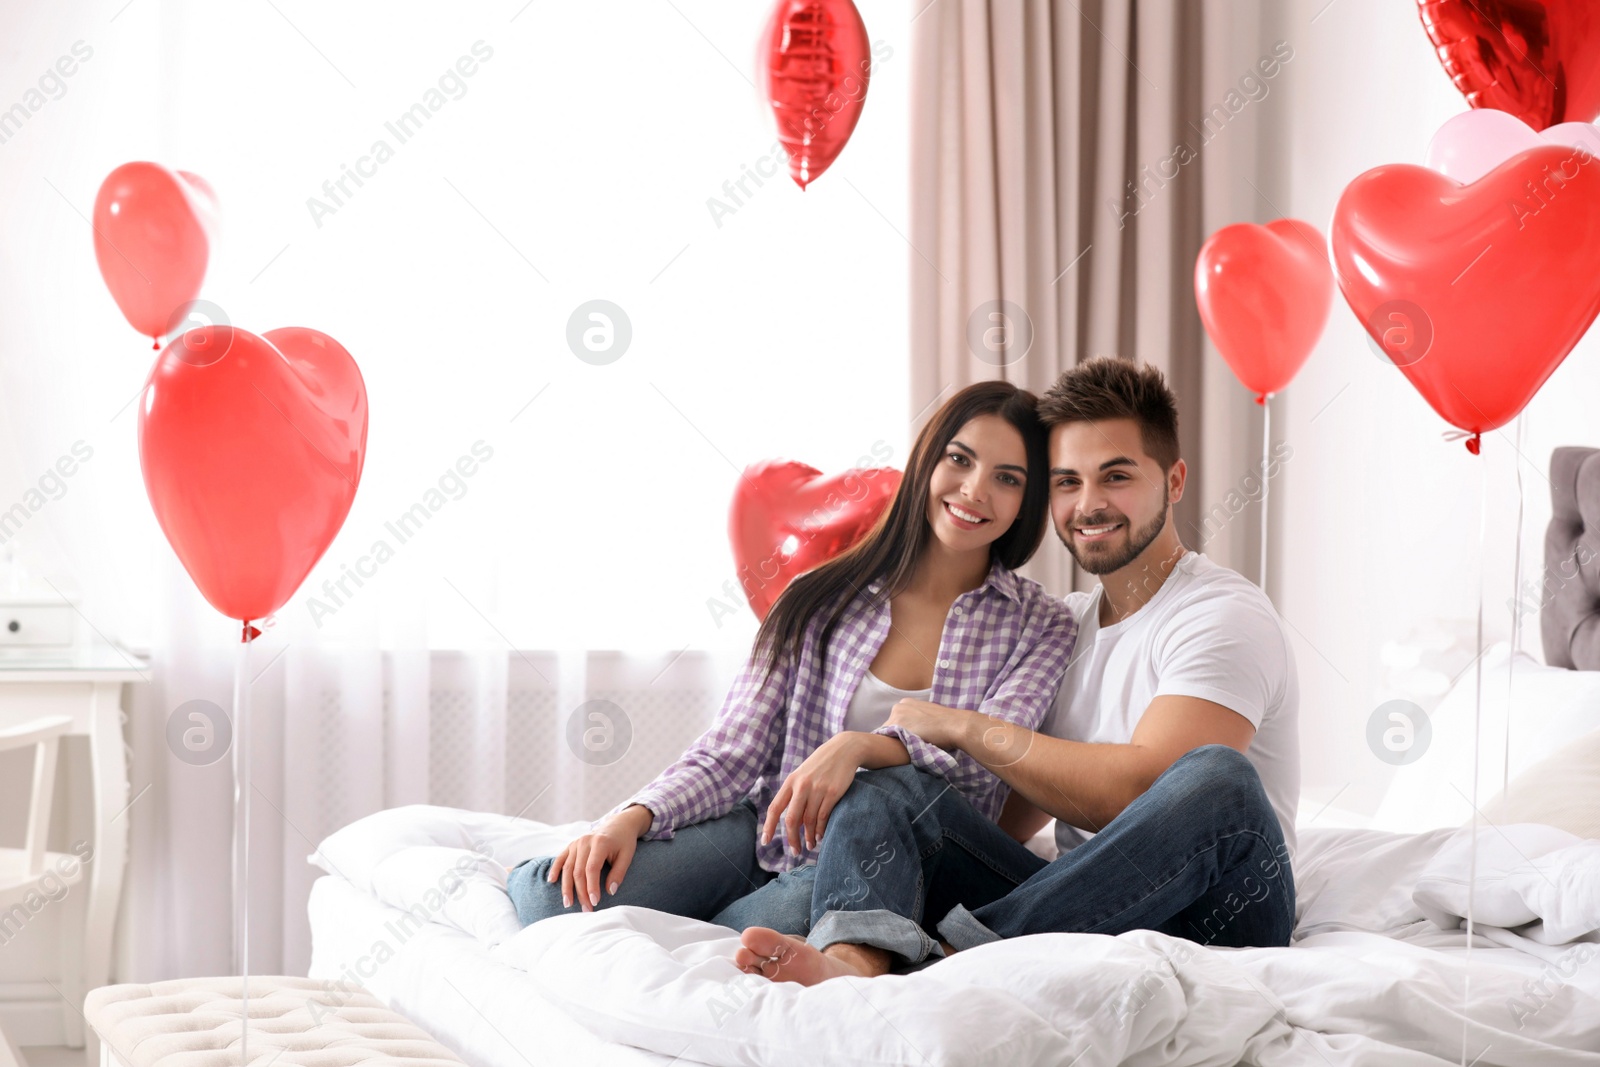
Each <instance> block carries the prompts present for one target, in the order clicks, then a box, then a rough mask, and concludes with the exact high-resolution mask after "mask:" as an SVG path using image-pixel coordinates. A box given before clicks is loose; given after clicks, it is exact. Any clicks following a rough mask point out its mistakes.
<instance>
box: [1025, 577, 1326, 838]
mask: <svg viewBox="0 0 1600 1067" xmlns="http://www.w3.org/2000/svg"><path fill="white" fill-rule="evenodd" d="M1104 593H1105V588H1104V587H1103V586H1097V587H1096V588H1095V590H1094V592H1092V593H1070V594H1068V595H1067V598H1066V599H1067V606H1068V607H1070V608H1071V609H1072V614H1073V617H1074V618H1075V619H1077V620H1078V644H1077V647H1076V649H1074V651H1073V654H1072V662H1071V664H1070V665H1068V667H1067V673H1066V674H1065V675H1064V676H1063V677H1062V679H1061V688H1060V689H1059V690H1058V691H1057V693H1056V699H1055V703H1054V704H1053V705H1052V706H1051V708H1050V711H1049V713H1048V714H1047V715H1046V716H1045V721H1044V722H1043V723H1042V724H1041V725H1040V727H1039V729H1040V731H1041V732H1043V733H1046V734H1049V735H1051V736H1052V737H1061V738H1066V739H1068V740H1071V741H1089V742H1098V743H1109V744H1127V743H1128V742H1129V741H1131V740H1133V729H1134V727H1135V726H1136V725H1137V724H1138V722H1139V719H1140V717H1142V716H1143V715H1144V712H1145V709H1146V708H1148V707H1149V706H1150V701H1152V700H1154V699H1155V698H1156V697H1158V696H1167V695H1173V696H1192V697H1200V698H1201V699H1204V700H1210V701H1213V702H1215V703H1218V704H1221V705H1223V706H1224V707H1226V708H1229V709H1231V710H1233V711H1236V712H1238V713H1239V714H1240V715H1243V716H1244V717H1245V718H1247V719H1249V720H1250V722H1251V724H1252V725H1253V726H1255V728H1256V732H1255V735H1254V736H1253V737H1252V738H1251V739H1250V747H1249V748H1248V749H1246V750H1245V756H1246V757H1247V758H1249V760H1250V762H1251V763H1252V764H1253V765H1254V766H1255V769H1256V773H1257V774H1258V775H1260V777H1261V784H1262V785H1263V786H1265V788H1266V793H1267V799H1268V800H1270V801H1271V802H1272V808H1273V810H1274V811H1275V812H1277V814H1278V823H1279V825H1280V826H1281V827H1282V829H1283V839H1284V843H1285V844H1287V845H1288V846H1289V853H1290V855H1291V857H1292V856H1293V855H1294V852H1295V847H1296V842H1295V832H1294V821H1295V809H1296V808H1297V807H1298V805H1299V800H1300V726H1299V708H1300V685H1299V681H1298V678H1297V677H1296V673H1295V664H1294V652H1293V651H1292V650H1291V648H1290V645H1289V635H1288V634H1287V633H1286V632H1285V630H1284V627H1283V623H1282V622H1281V621H1280V620H1279V618H1278V613H1277V610H1276V609H1274V608H1273V606H1272V602H1271V601H1270V600H1268V599H1267V596H1266V594H1265V593H1263V592H1262V591H1261V590H1260V589H1259V588H1257V587H1256V585H1255V583H1254V582H1251V581H1250V580H1249V579H1247V578H1245V577H1244V575H1242V574H1240V573H1239V572H1238V571H1234V570H1230V569H1229V568H1227V567H1224V566H1222V565H1221V564H1219V563H1216V562H1214V561H1212V560H1210V559H1207V558H1206V557H1205V556H1204V555H1202V554H1200V553H1198V552H1185V553H1184V554H1183V556H1182V557H1180V558H1179V560H1178V562H1177V563H1176V564H1175V565H1174V566H1173V568H1172V573H1171V574H1170V575H1168V577H1167V580H1166V581H1165V582H1163V583H1162V585H1161V588H1160V589H1158V590H1156V594H1155V596H1153V597H1151V598H1150V600H1149V601H1148V602H1147V603H1146V604H1145V605H1144V606H1143V607H1141V608H1140V609H1139V610H1138V611H1136V612H1134V613H1133V614H1132V615H1130V616H1128V617H1127V618H1126V619H1123V620H1122V621H1121V622H1117V623H1113V624H1111V625H1110V626H1105V627H1102V626H1101V625H1100V598H1101V597H1102V596H1103V595H1104ZM1093 836H1094V834H1093V833H1091V832H1089V831H1087V830H1082V829H1080V828H1078V827H1076V826H1071V825H1069V824H1068V823H1067V822H1065V821H1064V820H1061V819H1058V820H1056V845H1057V847H1058V848H1060V849H1061V851H1063V852H1065V851H1066V850H1067V849H1070V848H1074V847H1076V846H1078V845H1080V844H1082V843H1083V842H1085V841H1087V840H1088V839H1089V838H1091V837H1093Z"/></svg>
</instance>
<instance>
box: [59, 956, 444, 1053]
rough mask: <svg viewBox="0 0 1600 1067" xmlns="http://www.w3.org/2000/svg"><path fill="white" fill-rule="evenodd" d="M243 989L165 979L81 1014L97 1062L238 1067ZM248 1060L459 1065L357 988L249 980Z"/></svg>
mask: <svg viewBox="0 0 1600 1067" xmlns="http://www.w3.org/2000/svg"><path fill="white" fill-rule="evenodd" d="M243 981H244V980H243V979H242V978H240V977H238V976H237V975H235V976H233V977H231V978H174V979H172V980H171V981H166V982H156V983H153V984H151V985H136V984H133V983H123V984H121V985H108V986H101V987H100V988H98V989H95V990H91V991H90V993H89V995H88V996H87V997H85V998H84V1002H83V1014H84V1018H85V1019H86V1020H88V1023H89V1025H90V1026H92V1027H94V1031H95V1033H96V1034H97V1035H98V1036H99V1038H100V1041H101V1049H102V1054H101V1062H102V1063H106V1064H111V1065H116V1064H123V1065H126V1067H239V1037H240V1033H239V1029H240V1017H241V1014H242V1011H241V1008H242V1005H241V1003H240V998H239V993H240V989H241V986H242V984H243ZM249 1055H250V1062H251V1063H252V1064H259V1065H260V1067H266V1065H267V1064H269V1063H270V1064H273V1065H274V1067H295V1065H300V1067H349V1065H353V1064H368V1065H377V1064H404V1065H407V1067H464V1065H463V1061H462V1060H461V1059H460V1057H458V1056H456V1055H455V1053H453V1052H451V1051H450V1050H449V1049H447V1048H445V1047H444V1046H443V1045H441V1044H439V1043H438V1042H437V1041H435V1040H434V1039H433V1038H431V1037H429V1036H428V1033H427V1031H425V1030H423V1029H422V1028H420V1027H418V1026H417V1025H416V1024H415V1023H413V1022H411V1021H410V1020H409V1019H407V1018H406V1017H405V1016H403V1015H400V1014H398V1013H396V1012H393V1011H391V1010H389V1009H388V1008H386V1007H385V1006H384V1004H383V1002H382V1001H381V1000H379V999H378V998H377V997H375V996H373V995H372V994H371V993H369V992H367V991H366V990H365V989H362V988H361V987H359V986H345V987H343V988H339V987H336V986H332V985H331V983H327V982H323V981H317V980H314V979H310V978H295V977H285V976H280V975H254V974H253V975H251V976H250V1047H249Z"/></svg>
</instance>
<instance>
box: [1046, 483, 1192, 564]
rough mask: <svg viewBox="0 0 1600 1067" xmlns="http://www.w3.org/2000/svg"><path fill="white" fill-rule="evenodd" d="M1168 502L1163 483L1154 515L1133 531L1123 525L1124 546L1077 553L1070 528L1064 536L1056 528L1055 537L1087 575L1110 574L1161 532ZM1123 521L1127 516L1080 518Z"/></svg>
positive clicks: (1146, 546)
mask: <svg viewBox="0 0 1600 1067" xmlns="http://www.w3.org/2000/svg"><path fill="white" fill-rule="evenodd" d="M1168 503H1169V498H1168V496H1167V488H1166V486H1164V485H1163V486H1162V487H1161V510H1160V511H1158V512H1157V513H1156V517H1155V518H1153V519H1151V520H1150V522H1149V524H1148V525H1146V526H1145V527H1144V528H1143V529H1139V530H1135V529H1134V528H1133V526H1132V524H1131V523H1130V524H1129V525H1128V526H1127V527H1126V529H1127V530H1128V541H1127V547H1126V548H1124V549H1122V550H1121V551H1116V550H1108V551H1104V552H1090V553H1084V552H1080V551H1078V546H1077V545H1075V544H1074V543H1073V528H1072V527H1071V526H1069V527H1068V528H1067V535H1066V536H1065V537H1061V532H1060V531H1059V530H1058V531H1056V536H1057V537H1061V543H1062V544H1064V545H1066V546H1067V551H1068V552H1071V553H1072V558H1073V559H1075V560H1077V561H1078V566H1080V567H1082V568H1083V569H1084V570H1086V571H1088V572H1089V573H1090V574H1095V575H1100V574H1110V573H1111V572H1112V571H1118V570H1121V569H1122V568H1123V567H1126V566H1127V565H1128V564H1130V563H1132V562H1133V561H1134V560H1136V559H1138V558H1139V553H1141V552H1143V551H1144V550H1145V549H1147V548H1149V547H1150V545H1151V544H1152V543H1154V541H1155V539H1156V538H1157V537H1160V536H1161V531H1162V530H1163V529H1165V528H1166V525H1167V505H1168ZM1127 521H1128V520H1127V516H1121V517H1118V518H1111V519H1107V520H1102V521H1098V522H1090V521H1087V520H1084V521H1083V522H1082V523H1081V525H1084V526H1103V525H1105V524H1106V523H1107V522H1123V523H1126V522H1127Z"/></svg>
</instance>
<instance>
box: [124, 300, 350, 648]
mask: <svg viewBox="0 0 1600 1067" xmlns="http://www.w3.org/2000/svg"><path fill="white" fill-rule="evenodd" d="M366 447H367V391H366V385H365V383H364V382H363V381H362V379H361V371H360V370H359V369H358V368H357V367H356V363H355V360H354V359H352V358H351V357H350V353H349V352H346V351H345V350H344V348H343V347H342V346H341V345H340V344H339V343H338V342H337V341H335V340H333V338H331V337H328V336H327V335H326V334H322V333H318V332H317V331H316V330H309V329H303V328H300V327H291V328H288V329H282V330H272V331H269V332H268V333H267V334H266V335H265V336H264V337H257V336H256V335H255V334H253V333H250V332H248V331H246V330H241V329H238V328H236V327H232V326H205V327H201V328H199V329H194V330H190V331H188V332H187V333H185V334H184V335H183V336H181V337H179V338H177V339H176V340H174V341H173V342H172V343H171V344H169V345H167V347H166V348H165V349H164V350H163V351H162V353H161V355H160V356H158V357H157V358H156V364H155V366H154V367H153V368H151V371H150V377H149V379H148V380H147V381H146V382H145V387H144V394H143V396H142V397H141V398H140V404H139V465H140V467H141V468H142V469H143V471H144V485H145V490H146V492H147V493H148V494H149V496H150V504H151V506H152V507H153V508H154V509H155V513H156V520H157V521H158V522H159V523H160V524H161V530H162V532H163V533H165V534H166V535H167V540H168V541H169V542H170V543H171V545H172V548H173V551H175V552H176V553H177V554H178V559H179V560H181V561H182V562H183V566H184V569H185V570H187V571H188V572H189V576H190V577H191V578H193V579H194V583H195V585H196V586H198V587H199V589H200V592H201V594H202V595H204V596H205V598H206V599H207V600H208V601H210V602H211V606H212V607H214V608H216V609H217V610H218V611H220V612H222V614H224V615H226V616H228V617H229V618H232V619H241V620H246V621H248V620H250V619H261V618H265V617H266V616H268V615H270V614H272V613H273V612H274V611H276V610H278V608H280V607H282V606H283V604H284V603H285V602H286V601H288V599H289V597H290V596H292V595H293V594H294V591H295V590H296V589H298V588H299V586H300V583H301V582H302V581H304V580H305V576H306V575H307V574H308V573H310V571H311V568H312V567H313V566H315V565H316V562H317V560H319V559H321V558H322V554H323V553H324V552H325V551H327V548H328V545H329V544H331V543H332V541H333V538H334V535H335V534H337V533H338V532H339V528H340V526H342V525H343V524H344V520H345V516H346V515H348V514H349V512H350V505H351V502H352V501H353V500H354V499H355V494H356V485H357V483H359V482H360V480H361V468H362V465H363V463H364V461H365V458H366Z"/></svg>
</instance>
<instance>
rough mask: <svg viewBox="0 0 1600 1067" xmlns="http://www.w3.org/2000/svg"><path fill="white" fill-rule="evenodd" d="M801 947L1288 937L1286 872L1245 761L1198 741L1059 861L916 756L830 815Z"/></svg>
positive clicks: (859, 779) (898, 951) (1271, 942)
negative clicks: (1054, 936) (1144, 936)
mask: <svg viewBox="0 0 1600 1067" xmlns="http://www.w3.org/2000/svg"><path fill="white" fill-rule="evenodd" d="M811 910H812V927H811V933H810V935H809V936H808V937H807V941H808V942H809V943H810V944H812V945H813V946H815V947H817V948H826V947H827V946H828V945H831V944H835V943H838V942H847V943H850V944H860V945H875V946H877V947H879V948H882V949H885V950H887V951H889V952H891V953H894V954H895V955H897V956H899V957H901V958H903V959H904V960H905V961H906V963H910V964H917V963H921V962H923V961H925V960H929V958H930V957H935V958H936V957H939V956H943V955H944V951H943V949H941V948H940V946H939V944H938V941H937V940H936V939H935V938H934V937H933V936H932V935H931V934H930V931H929V930H927V929H925V928H924V922H925V921H928V920H937V925H936V926H935V928H934V931H933V932H935V933H937V934H938V936H939V937H942V938H943V939H944V940H945V941H946V942H948V943H949V944H950V946H951V947H952V948H955V949H957V950H963V949H968V948H972V947H975V946H977V945H981V944H984V943H986V942H989V941H996V940H999V939H1000V938H1003V937H1018V936H1021V935H1023V934H1037V933H1052V932H1056V933H1095V934H1120V933H1123V932H1125V931H1128V930H1156V931H1159V932H1161V933H1165V934H1171V935H1173V936H1176V937H1183V938H1187V939H1189V940H1191V941H1198V942H1201V943H1202V944H1209V945H1224V946H1231V947H1244V946H1257V947H1268V946H1282V945H1287V944H1288V943H1289V935H1290V933H1291V932H1292V931H1293V929H1294V878H1293V875H1292V873H1291V872H1290V869H1289V856H1288V849H1287V847H1286V846H1285V845H1284V841H1283V831H1282V829H1281V827H1280V826H1279V825H1278V817H1277V814H1276V813H1275V812H1274V811H1273V808H1272V804H1271V803H1270V802H1269V801H1268V800H1267V795H1266V792H1265V790H1264V789H1263V788H1262V786H1261V779H1260V777H1259V776H1258V775H1257V774H1256V771H1255V768H1254V767H1253V766H1252V765H1251V763H1250V761H1249V760H1248V759H1246V758H1245V756H1244V754H1243V753H1241V752H1239V751H1238V750H1237V749H1234V748H1230V747H1228V746H1226V745H1203V746H1201V747H1199V748H1196V749H1192V750H1191V751H1189V752H1187V753H1185V754H1184V755H1183V756H1181V757H1179V758H1178V759H1177V760H1176V761H1174V762H1173V764H1172V766H1170V767H1168V768H1167V770H1166V771H1165V772H1164V773H1162V775H1161V777H1159V778H1157V779H1156V781H1155V783H1154V784H1153V785H1151V787H1150V788H1149V789H1148V790H1146V791H1145V792H1144V793H1143V794H1142V795H1141V796H1140V797H1139V798H1138V799H1136V800H1135V801H1134V802H1133V803H1132V804H1129V805H1128V807H1127V808H1126V809H1124V810H1123V812H1122V813H1121V814H1120V815H1118V816H1117V817H1116V818H1115V819H1113V820H1111V822H1109V823H1107V824H1106V827H1105V828H1104V829H1103V830H1101V831H1100V832H1098V833H1097V834H1095V836H1094V837H1092V838H1090V839H1089V840H1088V841H1087V842H1085V843H1083V844H1081V845H1079V846H1077V847H1076V848H1073V849H1070V850H1068V851H1067V852H1066V853H1064V854H1063V855H1062V856H1060V857H1059V858H1057V859H1056V860H1054V861H1053V862H1046V861H1045V860H1044V859H1042V858H1040V857H1039V856H1037V855H1035V854H1034V853H1032V852H1030V851H1029V850H1028V849H1027V848H1026V847H1024V846H1023V845H1021V844H1019V843H1018V842H1017V841H1015V840H1013V839H1012V838H1011V837H1010V836H1008V835H1007V834H1006V833H1005V832H1004V831H1003V830H1001V829H1000V828H999V827H998V826H996V825H995V824H994V823H992V822H990V821H989V820H988V819H986V818H984V817H983V816H982V815H980V814H979V813H978V811H977V810H976V809H975V808H973V806H972V805H971V804H970V803H969V802H968V801H967V799H966V798H965V797H964V796H962V795H961V794H960V793H959V792H957V791H956V790H954V789H951V788H950V786H949V783H947V782H945V781H944V780H943V779H940V778H937V777H935V776H933V775H930V774H928V773H926V772H924V771H919V770H916V769H914V768H912V767H910V766H909V765H906V766H900V767H890V768H884V769H881V770H875V771H863V772H861V773H859V774H857V775H856V780H855V782H854V784H852V785H851V787H850V790H849V792H847V793H846V794H845V795H844V796H843V797H841V798H840V800H839V803H838V805H837V806H835V808H834V810H833V813H832V814H831V815H830V816H829V818H828V833H827V836H826V838H825V839H824V841H823V844H822V849H821V852H820V853H819V856H818V860H817V875H816V884H815V885H814V887H813V896H812V904H811Z"/></svg>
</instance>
